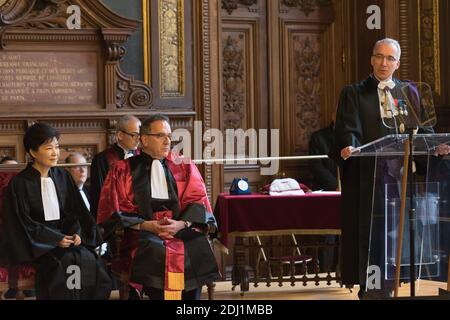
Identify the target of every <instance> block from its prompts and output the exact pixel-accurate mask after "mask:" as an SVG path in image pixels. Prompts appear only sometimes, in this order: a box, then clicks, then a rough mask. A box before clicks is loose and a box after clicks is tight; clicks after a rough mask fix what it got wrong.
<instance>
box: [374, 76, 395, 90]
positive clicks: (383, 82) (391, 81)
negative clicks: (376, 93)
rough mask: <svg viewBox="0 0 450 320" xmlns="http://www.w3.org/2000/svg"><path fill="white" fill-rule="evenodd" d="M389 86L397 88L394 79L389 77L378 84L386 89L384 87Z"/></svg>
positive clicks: (380, 87) (382, 88)
mask: <svg viewBox="0 0 450 320" xmlns="http://www.w3.org/2000/svg"><path fill="white" fill-rule="evenodd" d="M386 87H388V88H389V89H391V90H392V89H394V88H395V82H394V81H393V80H392V79H388V80H384V81H380V83H379V84H378V88H379V89H381V90H384V88H386Z"/></svg>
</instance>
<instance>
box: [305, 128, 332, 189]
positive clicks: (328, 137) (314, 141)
mask: <svg viewBox="0 0 450 320" xmlns="http://www.w3.org/2000/svg"><path fill="white" fill-rule="evenodd" d="M333 146H334V124H333V123H331V124H330V125H329V126H328V127H326V128H324V129H321V130H319V131H316V132H313V134H312V135H311V139H310V141H309V154H310V155H312V156H313V155H328V153H330V151H331V148H333ZM311 166H312V173H313V178H314V183H313V184H314V186H313V188H314V189H316V190H319V189H322V190H327V191H335V190H336V189H337V185H338V183H337V177H336V176H337V166H336V163H335V162H334V161H333V160H331V159H320V160H312V161H311Z"/></svg>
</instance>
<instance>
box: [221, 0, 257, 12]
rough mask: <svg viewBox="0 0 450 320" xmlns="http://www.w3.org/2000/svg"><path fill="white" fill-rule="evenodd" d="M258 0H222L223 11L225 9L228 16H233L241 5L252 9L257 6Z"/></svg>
mask: <svg viewBox="0 0 450 320" xmlns="http://www.w3.org/2000/svg"><path fill="white" fill-rule="evenodd" d="M257 2H258V0H222V9H225V10H226V11H227V12H228V14H230V15H231V14H232V13H233V11H234V10H236V9H237V8H238V6H239V5H241V6H244V7H251V6H253V5H255V4H256V3H257Z"/></svg>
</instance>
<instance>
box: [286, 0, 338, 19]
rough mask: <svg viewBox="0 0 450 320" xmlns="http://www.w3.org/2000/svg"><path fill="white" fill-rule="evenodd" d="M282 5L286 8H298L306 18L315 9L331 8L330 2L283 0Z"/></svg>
mask: <svg viewBox="0 0 450 320" xmlns="http://www.w3.org/2000/svg"><path fill="white" fill-rule="evenodd" d="M282 3H283V4H284V5H285V6H287V7H296V8H299V9H300V11H302V12H303V13H304V14H305V15H306V16H309V14H310V13H311V12H314V10H316V8H317V7H330V6H331V0H283V2H282Z"/></svg>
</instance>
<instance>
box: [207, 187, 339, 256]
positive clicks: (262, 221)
mask: <svg viewBox="0 0 450 320" xmlns="http://www.w3.org/2000/svg"><path fill="white" fill-rule="evenodd" d="M340 202H341V196H340V194H320V193H316V194H306V195H304V196H287V197H278V196H276V197H275V196H269V195H260V194H253V195H247V196H232V195H229V194H220V195H219V197H218V198H217V201H216V206H215V208H214V216H215V217H216V219H217V222H218V225H219V240H220V241H221V243H222V244H223V245H224V246H225V247H227V246H228V238H229V235H230V234H235V235H241V236H244V235H243V234H244V233H252V232H255V233H260V234H264V232H266V233H267V232H269V233H270V232H271V231H274V232H275V231H281V230H285V231H286V230H292V231H293V230H296V231H304V232H303V234H340V229H341V221H340V220H341V216H340V215H341V205H340ZM297 233H298V234H301V233H302V232H297ZM248 235H249V234H248Z"/></svg>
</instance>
